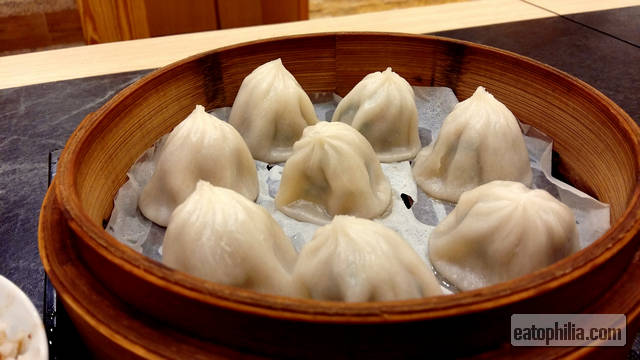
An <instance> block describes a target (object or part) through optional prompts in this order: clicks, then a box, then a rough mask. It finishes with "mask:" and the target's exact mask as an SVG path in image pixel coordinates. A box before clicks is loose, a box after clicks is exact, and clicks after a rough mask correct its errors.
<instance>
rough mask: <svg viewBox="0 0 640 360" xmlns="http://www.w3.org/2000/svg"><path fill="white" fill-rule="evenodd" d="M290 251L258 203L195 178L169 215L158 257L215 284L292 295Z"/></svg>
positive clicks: (293, 255) (293, 258)
mask: <svg viewBox="0 0 640 360" xmlns="http://www.w3.org/2000/svg"><path fill="white" fill-rule="evenodd" d="M296 257H297V254H296V251H295V249H294V248H293V245H291V240H290V239H289V238H288V237H287V236H286V235H285V234H284V232H283V231H282V228H280V225H278V223H276V221H275V220H274V219H273V218H272V217H271V215H269V213H268V212H267V211H266V210H265V209H264V208H262V207H261V206H260V205H258V204H256V203H254V202H252V201H249V200H247V199H246V198H245V197H244V196H242V195H240V194H238V193H236V192H235V191H232V190H229V189H225V188H221V187H216V186H213V185H211V184H209V183H208V182H206V181H199V182H198V184H197V186H196V189H195V191H194V192H193V193H192V194H191V195H190V196H189V197H188V198H187V200H185V201H184V202H183V203H182V204H181V205H180V206H178V207H177V208H176V210H175V211H174V212H173V214H172V215H171V220H170V221H169V226H168V227H167V232H166V233H165V237H164V243H163V250H162V261H163V262H164V263H165V264H166V265H167V266H170V267H173V268H175V269H179V270H182V271H185V272H187V273H189V274H192V275H195V276H197V277H200V278H203V279H207V280H210V281H213V282H216V283H219V284H226V285H232V286H237V287H242V288H246V289H251V290H255V291H259V292H263V293H269V294H277V295H285V296H298V292H296V291H295V290H294V287H293V284H292V282H291V275H290V272H291V270H293V266H294V264H295V262H296Z"/></svg>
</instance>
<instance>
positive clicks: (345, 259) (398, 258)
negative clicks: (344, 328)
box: [293, 216, 442, 302]
mask: <svg viewBox="0 0 640 360" xmlns="http://www.w3.org/2000/svg"><path fill="white" fill-rule="evenodd" d="M293 278H294V281H295V282H296V286H299V287H301V288H302V289H304V291H305V292H306V293H307V294H308V295H309V296H310V297H312V298H313V299H318V300H333V301H350V302H360V301H391V300H403V299H412V298H421V297H426V296H434V295H440V294H442V290H441V289H440V286H439V285H438V282H437V281H436V278H435V276H434V275H433V272H431V270H430V269H429V268H427V266H426V264H425V263H424V262H423V261H422V260H421V259H420V257H419V256H418V254H416V252H415V251H414V250H413V249H412V248H411V247H410V246H409V245H408V244H407V243H406V242H405V241H404V240H403V239H402V238H401V237H400V235H398V234H397V233H396V232H395V231H393V230H391V229H389V228H387V227H385V226H384V225H382V224H378V223H376V222H373V221H371V220H367V219H359V218H355V217H352V216H336V217H335V218H334V219H333V221H332V222H331V223H330V224H328V225H325V226H323V227H321V228H319V229H318V230H317V231H316V233H315V234H314V236H313V239H312V240H311V241H310V242H309V243H308V244H306V245H305V246H304V247H303V248H302V251H301V252H300V255H299V258H298V262H297V263H296V266H295V269H294V271H293Z"/></svg>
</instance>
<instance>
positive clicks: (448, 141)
mask: <svg viewBox="0 0 640 360" xmlns="http://www.w3.org/2000/svg"><path fill="white" fill-rule="evenodd" d="M413 174H414V177H415V179H416V182H417V183H418V186H420V188H422V190H423V191H425V192H426V193H427V194H429V195H430V196H433V197H435V198H438V199H442V200H447V201H451V202H456V201H458V197H460V195H461V194H462V193H463V192H465V191H468V190H471V189H473V188H475V187H477V186H480V185H482V184H485V183H487V182H490V181H492V180H510V181H519V182H521V183H523V184H525V185H527V186H529V185H531V179H532V173H531V168H530V165H529V157H528V155H527V148H526V146H525V143H524V138H523V136H522V132H521V130H520V127H519V125H518V121H517V120H516V118H515V116H513V114H512V113H511V111H509V109H507V107H506V106H504V104H502V103H501V102H499V101H498V100H496V99H495V98H494V97H493V95H491V94H489V93H488V92H486V91H485V89H484V88H483V87H481V86H480V87H478V89H477V90H476V91H475V93H474V94H473V95H472V96H471V97H470V98H468V99H467V100H465V101H463V102H461V103H459V104H458V105H456V106H455V108H454V109H453V111H452V112H451V114H449V115H448V116H447V117H446V119H445V120H444V123H443V124H442V128H441V129H440V133H439V134H438V138H437V139H436V140H435V141H434V142H432V143H431V144H430V145H429V146H427V147H425V148H424V149H423V150H422V151H420V153H418V156H417V157H416V160H415V164H414V167H413Z"/></svg>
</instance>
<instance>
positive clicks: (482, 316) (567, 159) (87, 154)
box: [40, 33, 640, 358]
mask: <svg viewBox="0 0 640 360" xmlns="http://www.w3.org/2000/svg"><path fill="white" fill-rule="evenodd" d="M276 57H282V59H283V63H284V65H285V66H286V67H287V69H288V70H290V71H291V73H292V74H293V75H294V76H296V79H297V80H298V81H299V83H300V85H301V86H302V87H303V88H304V89H305V90H306V91H309V92H313V91H335V92H337V93H338V94H340V95H345V94H346V93H347V92H348V91H349V90H350V89H351V88H352V87H353V86H354V85H355V84H356V83H357V82H358V81H359V80H360V79H361V78H362V77H363V76H364V75H365V74H367V73H369V72H371V71H374V70H379V69H383V68H385V67H386V66H391V67H393V68H394V70H395V71H397V72H398V74H400V75H401V76H402V77H404V78H405V79H407V81H408V82H410V83H411V84H413V85H422V86H425V85H426V86H446V87H449V88H451V89H452V90H453V91H454V93H455V94H456V96H458V98H460V99H464V98H467V97H469V96H470V95H471V94H472V93H473V91H474V90H475V89H476V87H477V86H479V85H483V86H486V87H487V88H488V89H490V91H491V92H492V94H493V95H494V96H496V98H498V99H499V100H500V101H501V102H503V103H504V104H505V105H506V106H507V107H508V108H509V109H511V111H513V113H514V115H515V116H516V117H517V118H518V119H519V120H521V121H523V122H524V123H527V124H530V125H532V126H534V127H536V128H537V129H539V130H541V131H543V132H544V133H546V134H547V135H549V136H550V137H551V138H553V140H554V152H557V157H554V159H555V160H554V165H555V166H556V169H555V170H558V172H559V173H560V175H561V176H562V177H563V178H565V179H569V181H570V182H571V183H572V184H573V185H575V186H576V187H578V188H579V189H581V190H583V191H585V192H587V193H589V194H591V195H594V196H595V197H597V198H598V199H600V200H602V201H604V202H606V203H609V204H610V205H611V216H612V217H611V220H612V227H611V229H609V230H608V231H607V233H606V234H605V235H603V236H602V237H600V238H599V239H598V240H596V241H595V242H594V243H593V244H592V245H590V246H589V247H588V248H586V249H584V250H582V251H580V252H578V253H575V254H573V255H571V256H569V257H567V258H565V259H563V260H561V261H559V262H557V263H555V264H553V265H551V266H548V267H546V268H544V269H541V270H539V271H537V272H535V273H532V274H528V275H526V276H523V277H520V278H518V279H513V280H510V281H508V282H504V283H501V284H497V285H494V286H491V287H487V288H482V289H478V290H474V291H469V292H461V293H459V294H455V295H450V296H437V297H430V298H424V299H412V300H406V301H391V302H383V303H376V302H362V303H343V302H326V301H324V302H323V301H313V300H308V299H294V298H286V297H281V296H275V295H266V294H258V293H256V292H253V291H249V290H245V289H240V288H234V287H230V286H225V285H221V284H215V283H211V282H207V281H203V280H201V279H197V278H195V277H193V276H190V275H188V274H186V273H183V272H180V271H176V270H173V269H170V268H168V267H166V266H163V265H162V264H160V263H158V262H156V261H154V260H151V259H150V258H147V257H145V256H143V255H141V254H139V253H137V252H135V251H134V250H133V249H131V248H129V247H127V246H126V245H124V244H123V243H121V242H119V241H117V240H116V239H114V238H113V237H112V236H110V235H109V234H107V233H106V231H105V230H104V229H103V226H102V224H103V220H104V219H105V218H107V217H108V216H109V214H110V212H111V209H112V206H113V198H114V196H115V194H116V192H117V190H118V189H119V187H120V186H121V184H122V183H123V182H124V181H125V178H126V172H127V170H128V169H129V167H130V166H131V165H132V164H133V163H134V161H135V160H136V159H137V158H138V156H139V155H140V154H141V153H143V152H144V151H145V150H146V149H147V148H148V147H149V146H150V145H151V144H152V143H153V142H154V141H155V140H156V139H158V138H159V137H160V136H162V135H163V134H166V133H167V132H169V131H170V130H171V129H172V128H173V127H174V126H175V125H176V124H177V123H179V122H180V121H181V120H183V119H184V117H185V116H186V115H187V114H188V113H189V112H190V111H192V109H193V106H194V104H202V105H204V106H205V107H206V108H208V109H211V108H214V107H220V106H230V105H231V104H232V103H233V100H234V98H235V96H236V93H237V91H238V89H239V87H240V84H241V82H242V80H243V78H244V77H245V76H246V75H247V74H249V73H250V72H251V71H252V70H253V69H255V67H256V66H258V65H260V64H262V63H264V62H265V61H268V60H271V59H273V58H276ZM639 138H640V129H639V128H638V126H637V125H636V124H635V123H634V121H633V120H632V119H631V118H630V117H629V116H628V115H627V114H626V113H624V111H622V110H621V109H620V108H619V107H618V106H617V105H615V104H614V103H612V102H611V100H609V99H608V98H606V97H605V96H604V95H602V94H601V93H599V92H598V91H596V90H595V89H593V88H591V87H590V86H588V85H587V84H585V83H583V82H581V81H580V80H577V79H575V78H572V77H570V76H569V75H567V74H565V73H563V72H560V71H558V70H555V69H553V68H551V67H549V66H546V65H544V64H540V63H538V62H535V61H533V60H531V59H527V58H525V57H522V56H520V55H517V54H513V53H509V52H506V51H502V50H499V49H494V48H490V47H486V46H482V45H477V44H472V43H468V42H463V41H456V40H447V39H443V38H436V37H430V36H416V35H400V34H380V33H375V34H372V33H369V34H365V33H335V34H323V35H304V36H288V37H284V38H280V39H271V40H265V41H256V42H253V43H250V44H243V45H236V46H230V47H227V48H225V49H216V50H213V51H209V52H207V53H204V54H200V55H197V56H194V57H191V58H188V59H185V60H183V61H180V62H178V63H176V64H173V65H171V66H168V67H165V68H163V69H160V70H157V71H155V72H154V73H152V74H150V75H148V76H146V77H145V78H144V79H142V80H140V81H138V82H136V83H135V84H134V85H132V86H130V87H128V88H126V89H125V90H123V91H122V92H120V93H119V94H118V95H116V96H115V97H113V98H112V99H111V100H109V101H108V102H107V103H106V104H105V105H104V106H103V107H101V108H100V109H99V110H97V111H96V112H95V113H93V114H91V115H89V116H88V117H87V118H86V119H85V120H84V121H83V122H82V123H81V124H80V126H79V127H78V128H77V130H76V131H75V132H74V134H73V135H72V136H71V138H70V139H69V141H68V142H67V145H66V146H65V150H64V152H63V154H62V157H61V159H60V160H59V162H58V173H57V175H56V181H55V183H54V185H53V189H54V191H55V195H56V197H57V199H58V201H59V206H60V211H62V213H63V217H64V220H60V221H59V223H63V224H64V223H65V222H66V225H67V226H68V227H69V230H70V235H69V236H65V238H68V239H70V242H71V243H72V245H73V247H74V249H76V250H77V251H78V256H79V257H80V258H82V259H83V263H84V264H86V266H87V269H88V270H89V271H90V272H91V273H92V276H95V277H96V278H97V279H98V280H99V281H100V282H101V283H102V284H103V285H104V286H105V287H106V288H107V289H108V291H110V292H112V294H114V295H115V296H117V297H118V298H119V299H121V300H122V301H124V302H126V303H128V304H130V305H131V306H133V307H134V308H136V309H138V310H140V311H141V312H144V313H146V314H148V315H149V316H151V317H153V318H156V319H161V321H164V322H166V323H170V324H172V325H173V326H175V328H176V329H182V330H184V331H186V332H188V333H191V334H197V335H198V337H199V338H200V339H211V340H213V341H214V342H215V343H218V344H225V345H229V346H232V347H235V348H239V349H246V350H247V351H255V352H259V353H266V354H270V355H276V356H279V357H282V356H291V357H301V356H304V355H305V354H309V353H310V352H313V354H314V355H315V356H317V357H322V356H324V357H329V355H331V353H332V352H334V351H339V352H340V351H353V352H354V353H358V354H359V355H360V356H362V357H370V356H375V357H391V355H392V354H393V353H394V351H397V348H402V349H403V353H404V354H405V355H406V356H411V355H415V356H417V355H423V352H424V351H425V349H429V346H430V345H427V346H425V345H424V344H425V341H427V340H428V341H429V342H430V344H431V345H432V346H441V347H443V348H446V349H451V350H450V351H451V352H452V355H460V356H462V355H470V354H472V353H476V352H484V351H487V349H499V348H501V347H502V346H503V345H505V344H508V338H505V335H504V334H505V333H508V329H509V319H510V315H511V314H513V313H525V314H526V313H545V312H548V311H549V309H553V310H554V312H556V311H557V312H558V313H575V312H579V311H581V310H582V309H584V308H585V307H587V306H589V305H590V304H592V303H594V302H597V301H599V299H601V298H602V297H603V296H605V295H606V293H607V291H608V288H609V287H610V286H611V285H612V284H613V282H614V280H615V279H618V278H619V277H620V276H621V275H622V274H623V273H624V272H625V270H626V269H627V267H628V265H629V264H630V263H631V262H632V260H633V256H634V254H635V252H636V250H637V248H638V246H639V243H640V237H638V236H637V234H638V232H639V231H640V185H639V184H638V181H637V180H638V174H639V173H640V144H638V139H639ZM45 211H47V209H46V208H44V209H43V212H42V214H44V212H45ZM43 216H44V215H43ZM60 227H63V225H62V226H60ZM44 241H47V238H46V237H45V238H43V237H42V233H41V238H40V242H41V244H42V242H44ZM49 274H50V275H51V276H52V279H53V277H54V276H56V275H55V274H53V275H52V273H49ZM56 280H60V279H55V280H54V281H56ZM67 280H69V279H67ZM61 294H63V292H61ZM79 294H81V293H80V292H76V293H74V295H77V296H79ZM576 294H579V296H576ZM62 296H63V298H64V295H62ZM634 296H635V295H634ZM567 298H570V299H571V301H565V299H567ZM632 300H633V301H632V302H633V304H637V302H638V299H637V298H633V299H632ZM67 301H69V300H67ZM84 301H85V303H86V304H87V305H86V306H88V307H92V306H96V304H95V303H92V301H91V300H90V299H89V298H86V299H85V300H84ZM630 319H631V317H630ZM85 320H86V319H85ZM76 321H78V319H76ZM87 321H88V320H87ZM80 322H82V321H80ZM213 323H215V326H212V324H213ZM347 324H348V325H349V326H345V325H347ZM477 324H482V326H477ZM248 328H249V329H251V331H250V332H247V331H246V329H248ZM453 333H455V334H456V336H455V337H452V336H451V334H453ZM85 335H86V336H89V337H91V336H93V335H91V334H89V335H87V334H85ZM96 336H98V335H96ZM98 338H101V337H100V336H98ZM93 339H94V340H95V338H93ZM90 343H91V342H90ZM327 343H330V344H332V347H327V346H326V344H327ZM459 344H464V346H462V347H460V346H458V345H459ZM456 346H458V347H456ZM507 355H510V354H507ZM177 357H178V358H190V357H189V356H184V355H183V356H177Z"/></svg>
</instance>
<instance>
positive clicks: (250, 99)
mask: <svg viewBox="0 0 640 360" xmlns="http://www.w3.org/2000/svg"><path fill="white" fill-rule="evenodd" d="M316 122H318V119H317V118H316V113H315V110H314V109H313V104H311V100H310V99H309V96H308V95H307V93H306V92H305V91H304V90H303V89H302V87H301V86H300V84H298V81H296V79H295V78H294V77H293V75H291V73H290V72H289V71H288V70H287V69H286V68H285V67H284V66H283V65H282V60H280V59H277V60H273V61H270V62H268V63H266V64H263V65H260V66H259V67H257V68H256V69H255V70H253V72H252V73H251V74H249V75H248V76H247V77H246V78H244V80H243V81H242V85H241V86H240V90H239V91H238V95H237V96H236V99H235V101H234V102H233V107H232V108H231V114H230V115H229V123H230V124H231V125H233V126H234V127H235V128H236V129H238V131H239V132H240V134H242V137H243V138H244V139H245V141H246V142H247V145H248V146H249V149H250V150H251V154H252V155H253V157H254V158H255V159H256V160H260V161H265V162H269V163H275V162H281V161H286V160H287V159H288V158H289V156H290V155H291V151H292V148H291V147H292V146H293V143H295V142H296V141H297V140H298V139H300V136H301V135H302V130H303V129H304V128H305V127H306V126H307V125H313V124H315V123H316Z"/></svg>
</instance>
